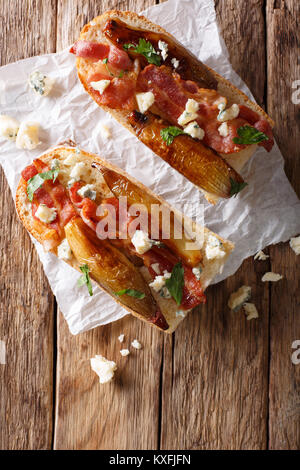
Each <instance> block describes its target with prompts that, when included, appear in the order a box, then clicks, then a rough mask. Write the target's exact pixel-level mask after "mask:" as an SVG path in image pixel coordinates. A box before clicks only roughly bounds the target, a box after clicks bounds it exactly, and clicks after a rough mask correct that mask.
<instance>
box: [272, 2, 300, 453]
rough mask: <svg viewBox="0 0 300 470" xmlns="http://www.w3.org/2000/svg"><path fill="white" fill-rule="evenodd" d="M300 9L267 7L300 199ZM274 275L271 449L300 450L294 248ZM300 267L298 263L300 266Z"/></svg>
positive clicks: (279, 249)
mask: <svg viewBox="0 0 300 470" xmlns="http://www.w3.org/2000/svg"><path fill="white" fill-rule="evenodd" d="M299 20H300V4H299V2H294V1H293V0H287V1H278V0H277V1H274V0H268V1H267V25H268V30H267V33H268V34H267V38H268V43H267V51H268V54H267V57H268V112H269V113H270V114H271V116H272V117H273V119H274V120H275V122H277V126H276V128H275V135H276V138H277V140H278V143H279V145H280V148H281V151H282V153H283V155H284V157H285V169H286V173H287V175H288V177H289V179H290V181H291V183H292V185H293V187H294V189H295V191H296V192H297V194H298V196H300V179H299V174H300V152H299V148H300V127H299V124H300V121H299V117H300V114H299V104H298V105H296V104H294V103H293V102H292V99H291V96H292V92H293V89H292V83H293V82H294V81H295V80H299V79H300V68H299V60H298V56H299V48H300V32H299ZM270 254H271V267H272V271H274V272H279V273H282V274H283V275H284V278H285V279H284V280H282V281H280V282H278V283H276V284H272V285H271V286H270V291H271V306H270V313H271V316H270V340H271V344H270V348H271V357H270V418H269V447H270V448H271V449H299V448H300V407H299V393H300V367H299V365H294V364H292V361H291V354H292V349H291V345H292V342H293V341H294V340H296V339H299V338H300V321H299V313H300V296H299V293H300V283H299V279H300V265H299V260H297V257H296V255H295V254H294V252H293V251H292V250H291V249H290V248H289V246H288V244H285V245H283V244H280V245H277V246H274V247H272V248H271V250H270ZM297 261H298V262H297Z"/></svg>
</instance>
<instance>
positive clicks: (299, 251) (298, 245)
mask: <svg viewBox="0 0 300 470" xmlns="http://www.w3.org/2000/svg"><path fill="white" fill-rule="evenodd" d="M290 247H291V248H292V250H294V252H295V253H296V255H300V235H299V237H294V238H291V239H290Z"/></svg>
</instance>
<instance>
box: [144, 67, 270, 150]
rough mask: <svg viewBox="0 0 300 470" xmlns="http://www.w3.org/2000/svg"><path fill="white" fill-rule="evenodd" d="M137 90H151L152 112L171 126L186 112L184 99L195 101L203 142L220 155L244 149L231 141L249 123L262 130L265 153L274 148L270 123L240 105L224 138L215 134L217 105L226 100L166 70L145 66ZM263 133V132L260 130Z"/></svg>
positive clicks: (185, 100)
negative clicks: (267, 137) (152, 98)
mask: <svg viewBox="0 0 300 470" xmlns="http://www.w3.org/2000/svg"><path fill="white" fill-rule="evenodd" d="M138 87H139V89H140V90H141V91H151V92H152V93H153V94H154V96H155V105H154V106H153V107H152V110H153V112H154V113H156V114H159V116H160V117H161V118H163V119H166V120H168V121H169V122H170V123H171V124H173V125H174V126H178V118H179V116H180V115H181V114H182V112H183V111H184V109H185V105H186V102H187V100H188V99H189V98H190V99H194V100H195V101H197V102H198V103H199V111H198V113H197V114H198V117H197V119H196V121H197V122H198V124H199V126H200V127H201V128H202V129H204V131H205V137H204V139H203V143H204V144H205V145H207V146H208V147H210V148H212V149H214V150H215V151H216V152H219V153H225V154H228V153H235V152H239V151H241V150H242V149H244V148H245V147H246V146H245V145H237V144H235V143H234V142H233V138H234V137H238V133H237V130H238V128H239V127H241V126H243V125H245V124H250V125H253V126H254V127H256V128H257V129H259V130H260V129H265V131H266V132H265V133H266V134H267V135H268V136H269V140H268V141H264V142H262V143H261V144H260V145H262V146H264V147H265V148H266V150H271V148H272V146H273V137H272V129H271V127H270V125H269V123H268V122H267V121H265V120H263V119H261V117H260V116H259V115H258V114H257V113H255V112H254V111H252V110H251V109H250V108H247V107H246V106H242V105H240V114H239V116H238V118H236V119H232V120H230V121H227V124H228V128H229V132H228V136H227V137H223V136H221V135H220V133H219V132H218V128H219V127H220V125H221V122H220V121H218V119H217V117H218V114H219V109H218V105H219V104H220V103H224V104H225V105H226V102H227V100H226V98H224V97H222V96H221V95H220V94H219V93H218V92H217V91H215V90H209V89H205V88H199V87H198V85H197V84H196V83H195V82H192V81H190V80H189V81H185V80H182V79H181V78H180V76H179V75H178V74H177V73H174V72H172V71H171V69H170V68H169V67H166V66H164V65H163V66H161V67H156V66H154V65H148V66H147V67H145V68H144V70H143V71H142V72H141V73H140V75H139V77H138ZM262 132H264V131H262Z"/></svg>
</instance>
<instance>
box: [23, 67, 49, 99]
mask: <svg viewBox="0 0 300 470" xmlns="http://www.w3.org/2000/svg"><path fill="white" fill-rule="evenodd" d="M28 83H29V86H30V88H32V89H33V90H34V91H35V92H36V93H37V94H39V95H41V96H47V95H49V93H50V91H51V90H52V88H53V85H54V83H55V80H54V79H53V78H50V77H47V76H46V75H44V74H43V73H42V72H40V71H39V70H35V71H34V72H32V73H31V74H30V75H29V78H28Z"/></svg>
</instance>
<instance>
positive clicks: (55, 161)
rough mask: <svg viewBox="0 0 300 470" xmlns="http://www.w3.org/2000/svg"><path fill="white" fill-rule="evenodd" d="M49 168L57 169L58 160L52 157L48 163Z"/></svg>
mask: <svg viewBox="0 0 300 470" xmlns="http://www.w3.org/2000/svg"><path fill="white" fill-rule="evenodd" d="M50 168H51V170H59V160H58V159H57V158H54V159H53V160H52V162H51V165H50Z"/></svg>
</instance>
